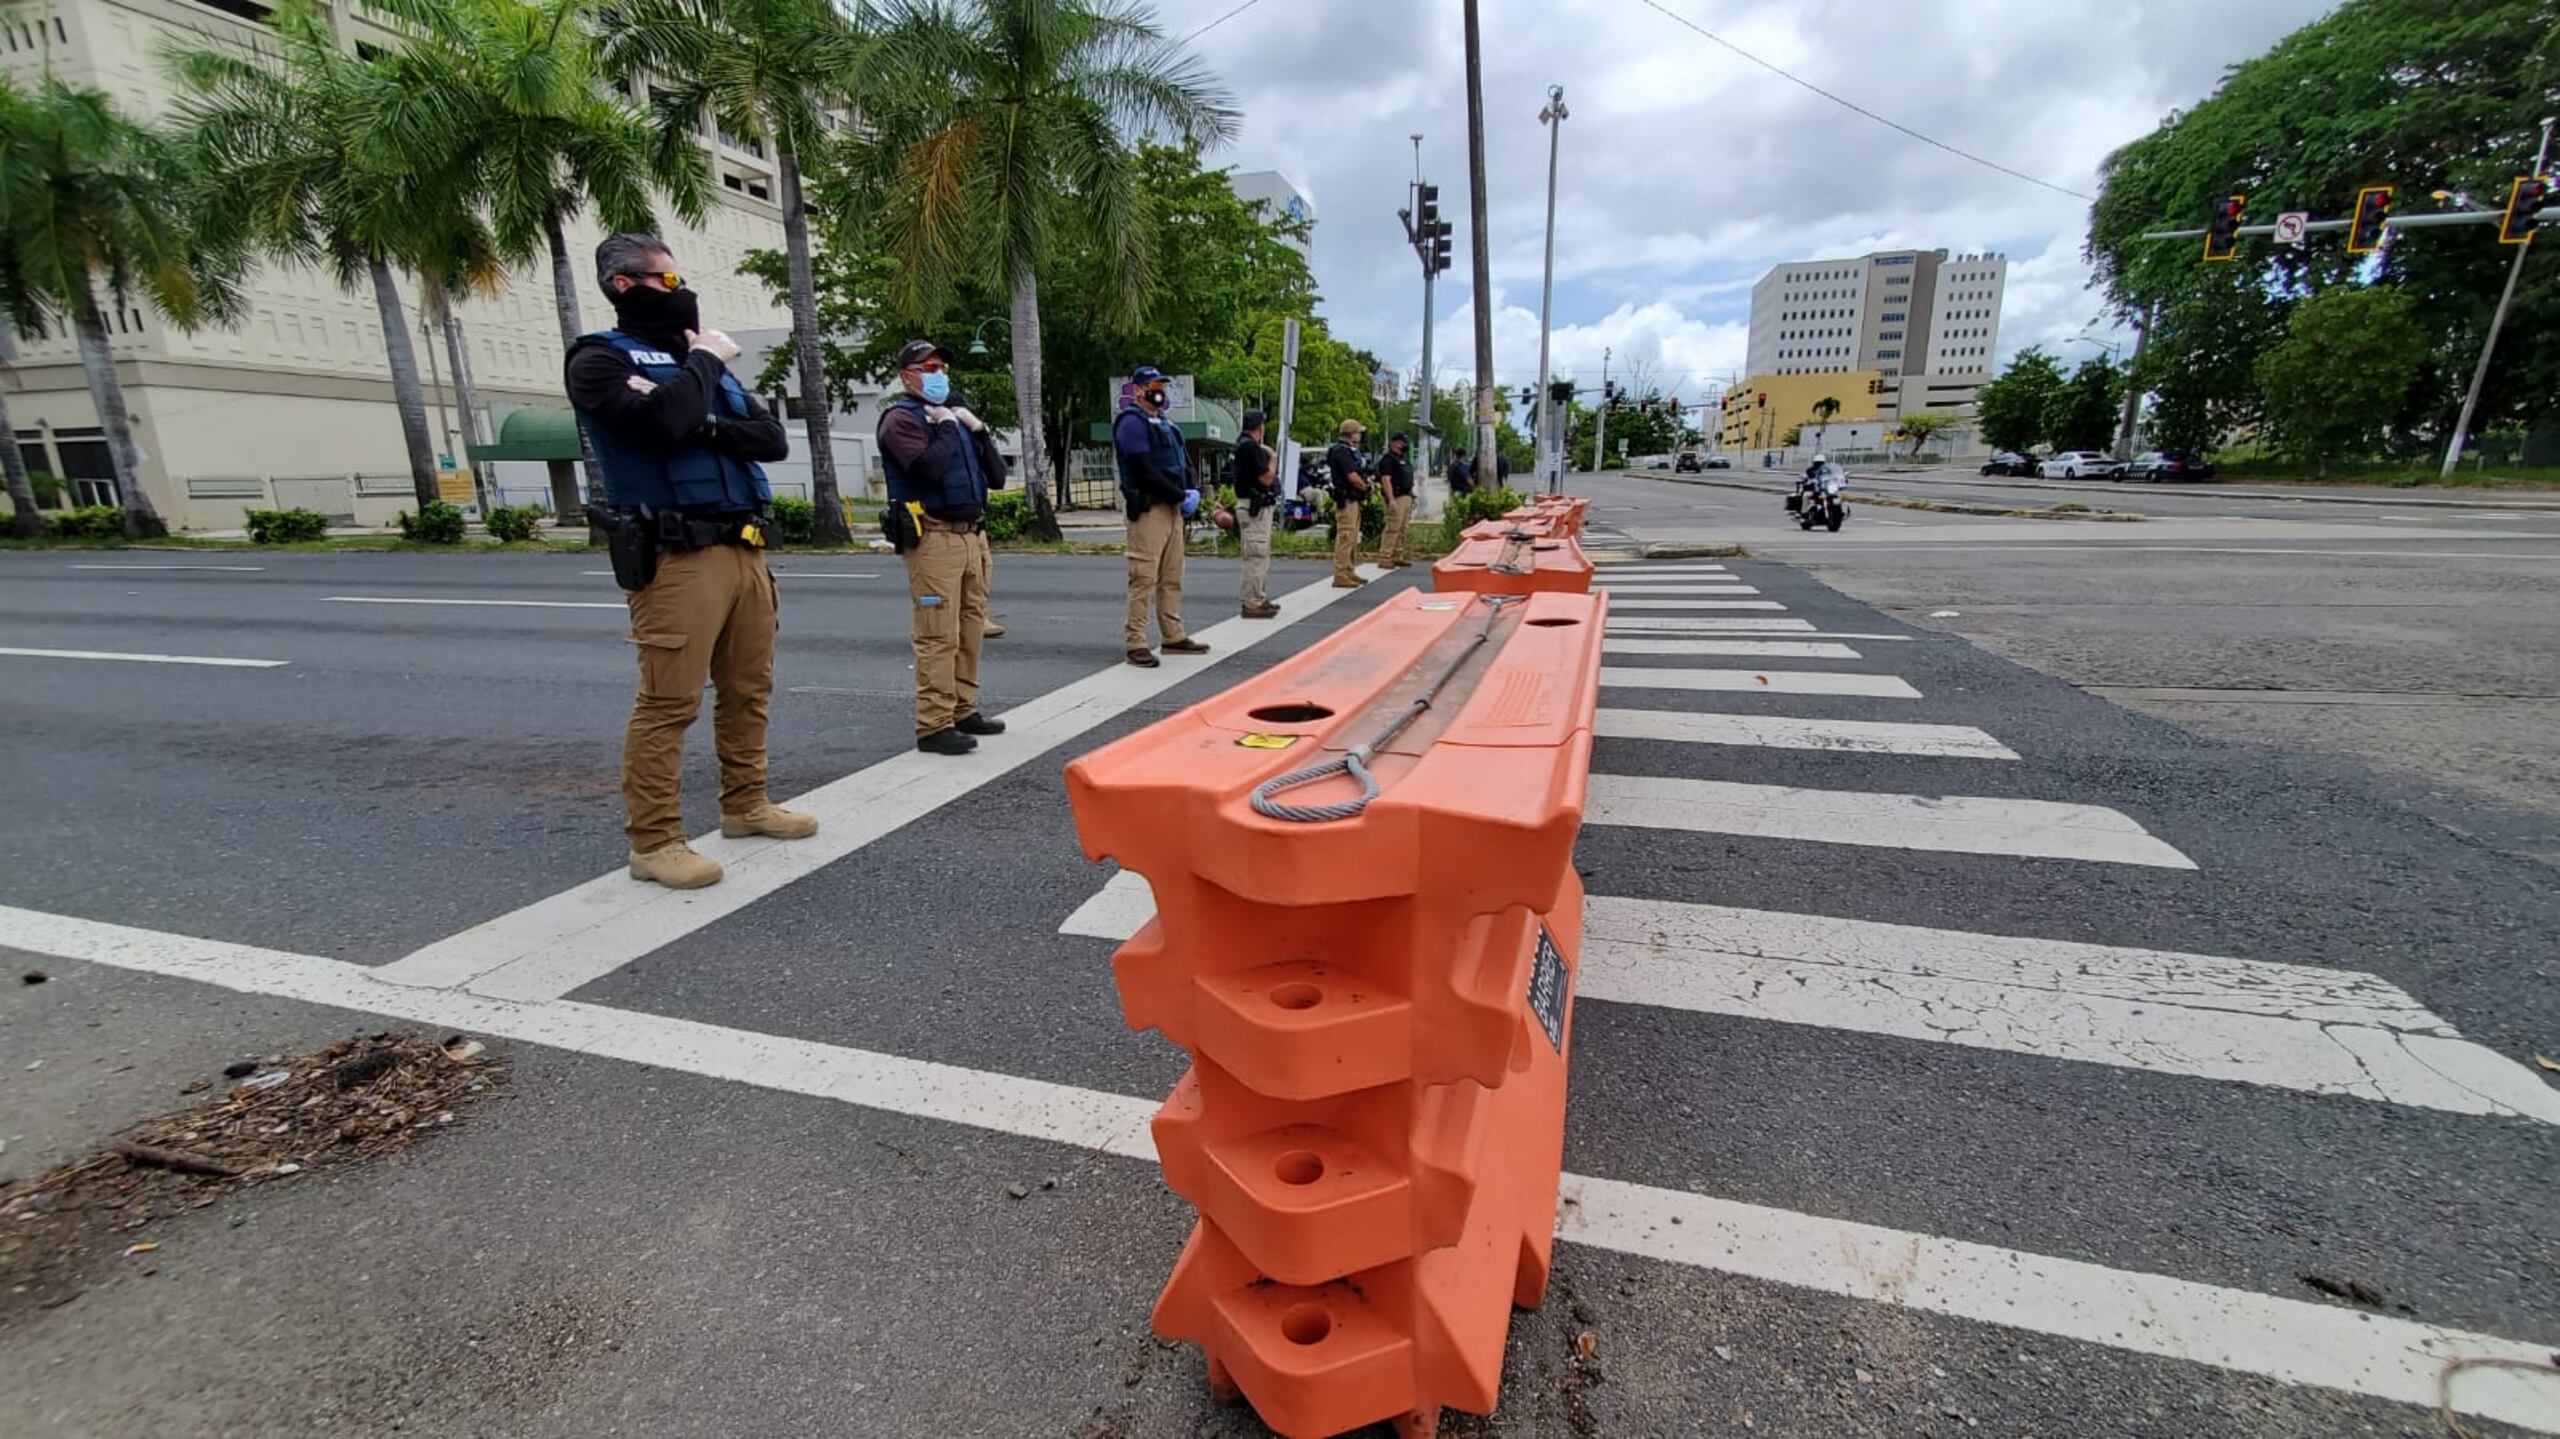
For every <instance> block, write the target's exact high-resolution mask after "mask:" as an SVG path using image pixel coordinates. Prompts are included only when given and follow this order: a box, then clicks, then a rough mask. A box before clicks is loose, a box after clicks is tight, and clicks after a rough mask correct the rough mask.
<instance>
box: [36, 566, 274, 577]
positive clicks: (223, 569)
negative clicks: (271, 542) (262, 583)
mask: <svg viewBox="0 0 2560 1439" xmlns="http://www.w3.org/2000/svg"><path fill="white" fill-rule="evenodd" d="M71 568H73V569H75V570H212V571H216V572H218V573H221V574H226V575H254V574H262V573H264V572H265V571H266V568H267V567H266V566H265V565H73V566H72V567H71Z"/></svg>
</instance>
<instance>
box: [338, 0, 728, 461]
mask: <svg viewBox="0 0 2560 1439" xmlns="http://www.w3.org/2000/svg"><path fill="white" fill-rule="evenodd" d="M377 8H380V9H383V10H387V11H389V12H390V13H392V14H393V15H395V16H397V17H398V18H400V19H401V20H403V21H405V22H407V23H408V24H409V25H411V26H412V27H413V28H415V30H416V31H417V32H418V35H419V41H418V43H416V44H414V45H412V46H410V47H409V48H408V49H407V50H405V51H403V52H402V53H401V55H400V56H399V57H398V58H397V59H396V60H394V61H393V62H392V64H393V65H394V67H395V68H396V69H397V71H398V72H399V73H400V75H401V77H402V79H401V83H400V85H399V87H398V94H397V97H396V98H395V101H394V104H395V107H396V108H395V109H394V110H393V111H392V112H391V113H389V114H387V115H386V116H385V117H384V124H385V128H386V129H387V130H388V131H389V132H390V133H392V134H395V135H396V134H402V133H411V134H417V135H421V136H425V137H427V139H428V143H429V144H430V145H431V146H432V147H434V148H436V149H437V150H438V151H439V152H440V154H439V164H441V165H449V166H452V167H454V168H457V169H459V170H462V171H464V172H465V173H466V174H467V175H468V180H467V182H466V186H467V189H468V190H469V191H470V193H472V194H473V195H475V196H478V197H481V198H482V199H483V200H485V203H486V204H487V207H488V212H489V223H490V228H491V229H492V231H493V232H494V234H495V237H496V240H497V247H498V253H499V254H500V255H502V256H504V257H505V258H506V259H507V260H509V261H511V262H521V261H526V260H530V259H532V258H533V257H535V256H536V255H542V254H547V255H548V257H549V259H550V262H551V292H552V301H553V304H554V307H555V308H556V310H557V312H558V315H559V320H560V343H561V346H562V348H563V349H566V348H567V347H568V346H570V345H572V344H574V343H576V342H577V339H578V337H579V336H580V335H582V334H584V333H585V332H586V324H585V321H584V319H583V318H582V317H581V316H580V314H579V306H578V276H577V270H576V268H575V266H574V265H573V263H572V262H571V260H570V257H569V242H568V227H569V223H570V222H571V221H572V220H575V219H576V218H577V217H578V215H579V214H580V213H581V212H583V211H585V210H587V209H588V208H590V207H592V208H593V209H594V210H595V212H596V215H597V217H598V218H599V219H601V220H602V221H603V223H604V225H605V226H606V228H608V229H612V230H630V231H648V230H654V229H655V228H656V219H655V217H654V215H653V214H652V213H651V209H650V203H649V192H650V190H651V188H652V186H653V184H654V185H655V186H656V187H657V188H661V189H663V190H664V191H665V192H666V194H667V197H668V200H669V201H670V203H671V204H672V205H673V206H674V208H675V211H676V213H677V214H679V215H682V216H684V217H685V218H687V219H694V220H698V219H700V218H701V217H702V215H703V213H704V197H705V194H706V188H705V184H704V179H703V171H702V167H701V166H700V165H698V164H683V165H678V166H675V167H673V168H672V169H670V170H668V171H666V172H665V173H664V174H657V173H654V167H653V157H654V154H655V150H654V145H653V135H652V132H651V130H650V127H649V124H648V122H647V120H646V118H645V117H644V116H643V115H642V114H641V112H640V110H639V109H638V107H636V106H634V105H632V104H630V103H629V102H627V101H626V100H624V99H623V98H622V97H621V96H620V95H619V94H618V93H613V92H610V91H608V89H607V88H606V80H605V75H604V66H603V59H602V56H601V55H600V54H599V53H598V48H597V31H596V27H597V25H598V23H599V22H598V20H597V16H598V14H599V7H598V4H597V0H378V3H377ZM585 442H586V433H585V431H584V430H583V429H581V430H580V431H579V443H580V446H581V447H582V448H583V447H584V445H585ZM598 474H599V472H598V470H597V467H596V464H595V457H594V456H593V455H592V454H590V455H589V456H588V457H587V493H588V495H589V497H590V498H594V499H598V500H601V498H602V494H601V492H600V490H599V489H598V484H599V478H598Z"/></svg>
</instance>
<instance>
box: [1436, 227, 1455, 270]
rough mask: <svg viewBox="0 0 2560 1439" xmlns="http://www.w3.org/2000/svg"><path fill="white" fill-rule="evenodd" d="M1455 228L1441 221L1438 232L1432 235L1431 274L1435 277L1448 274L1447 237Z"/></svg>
mask: <svg viewBox="0 0 2560 1439" xmlns="http://www.w3.org/2000/svg"><path fill="white" fill-rule="evenodd" d="M1456 228H1457V227H1456V226H1454V225H1451V224H1450V223H1449V222H1448V221H1446V220H1443V221H1441V222H1440V228H1439V230H1438V231H1437V232H1436V233H1434V234H1433V235H1432V237H1431V273H1433V274H1435V275H1445V274H1447V273H1449V236H1450V234H1451V233H1452V232H1453V231H1454V230H1455V229H1456Z"/></svg>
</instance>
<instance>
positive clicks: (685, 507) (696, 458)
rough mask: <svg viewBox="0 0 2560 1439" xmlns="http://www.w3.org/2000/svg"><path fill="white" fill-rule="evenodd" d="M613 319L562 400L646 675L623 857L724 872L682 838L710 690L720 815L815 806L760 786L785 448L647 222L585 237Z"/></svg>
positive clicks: (626, 780)
mask: <svg viewBox="0 0 2560 1439" xmlns="http://www.w3.org/2000/svg"><path fill="white" fill-rule="evenodd" d="M596 282H597V283H598V284H600V285H602V286H603V287H604V292H605V295H606V297H607V298H608V299H610V300H612V302H613V313H614V318H615V321H616V323H615V326H614V328H612V329H610V330H603V331H599V332H597V333H595V334H592V335H586V336H582V337H580V338H579V340H578V342H577V343H576V344H574V345H572V346H570V347H569V355H568V363H567V371H568V387H569V403H570V404H571V405H573V406H575V407H576V409H577V412H578V424H579V426H580V428H582V429H583V430H584V431H585V432H586V436H587V442H588V444H589V445H590V446H591V447H592V448H593V450H594V453H595V457H596V460H597V461H598V463H599V464H600V465H601V466H602V468H603V470H604V490H605V500H606V503H605V505H604V507H603V508H602V509H601V510H591V511H590V512H589V513H590V517H591V518H593V519H594V520H595V521H596V522H597V523H598V524H599V525H601V526H602V527H603V528H604V530H605V532H606V534H607V536H608V537H609V539H610V541H611V546H612V554H613V572H614V578H615V580H616V581H617V582H618V583H619V584H620V585H621V586H622V588H623V590H624V592H625V593H624V596H623V599H624V602H625V603H626V604H628V605H629V607H630V610H631V643H632V645H633V646H634V647H635V648H636V649H637V650H638V651H639V656H640V693H639V695H638V697H637V698H636V699H635V700H633V702H632V706H631V721H630V725H629V727H628V728H627V729H626V730H625V731H624V733H623V740H622V799H623V805H624V809H625V812H626V816H627V818H626V822H625V824H624V827H623V832H624V834H625V835H626V836H627V837H628V838H629V840H630V842H631V874H632V877H633V878H635V879H643V880H650V881H653V882H655V883H658V884H663V885H666V886H668V887H669V888H671V889H699V888H701V887H702V886H704V885H708V884H717V883H718V882H719V880H720V876H721V869H720V864H719V861H717V860H714V859H712V858H710V857H709V856H707V855H701V854H696V853H694V851H693V849H692V847H691V846H690V845H688V844H687V843H686V842H685V832H686V831H685V823H684V789H683V785H682V783H681V770H682V765H683V759H684V732H685V730H686V728H687V727H688V726H690V725H691V724H692V723H693V717H694V713H695V711H697V710H698V709H699V708H700V707H701V703H702V682H703V680H704V679H705V678H706V677H707V678H709V679H710V681H711V683H712V686H713V688H714V689H715V691H716V695H717V697H716V699H715V702H714V704H713V708H712V720H711V723H712V732H713V737H714V741H715V743H714V748H715V749H716V750H717V752H718V754H719V756H720V833H721V834H723V835H725V836H727V837H729V838H732V839H741V838H745V837H747V836H751V835H762V836H766V837H769V838H773V839H803V838H806V837H808V836H809V835H813V834H815V833H817V832H818V821H817V820H816V819H815V818H814V817H812V816H809V815H805V814H795V813H793V812H791V811H790V810H786V809H777V808H776V807H775V806H774V804H773V801H772V799H771V797H770V796H768V795H767V794H766V792H765V749H764V731H765V711H766V707H767V705H768V703H769V702H770V700H771V698H772V695H773V636H774V617H775V604H774V589H773V576H772V575H771V574H770V573H769V572H768V571H767V570H766V569H765V564H764V554H763V548H764V532H763V517H764V512H765V510H766V508H767V507H768V505H769V504H770V502H771V501H772V498H773V492H772V490H771V489H770V488H769V487H768V486H767V485H766V483H765V476H764V469H763V466H762V465H761V463H760V462H761V461H766V460H779V459H781V458H783V457H784V456H785V455H787V454H788V453H790V447H789V445H788V443H787V442H786V441H785V440H784V438H783V433H782V423H781V421H779V420H777V419H775V418H774V417H773V413H772V412H771V411H770V410H767V409H766V408H765V407H764V406H763V405H762V404H760V403H758V402H757V400H756V398H755V397H754V396H753V395H750V394H748V393H747V391H746V388H745V387H744V386H742V385H740V384H739V383H738V382H737V380H736V379H735V378H734V377H733V376H731V375H730V373H729V363H728V362H729V361H731V360H734V359H736V358H737V357H738V346H737V343H736V342H735V341H733V340H731V339H730V338H729V337H728V336H726V335H724V334H721V333H720V332H719V331H718V330H712V329H706V328H704V326H703V323H702V313H701V308H700V305H699V303H698V302H697V300H696V298H695V295H694V292H693V291H692V290H691V289H689V288H687V287H686V285H685V283H684V277H683V276H681V275H679V274H678V273H676V265H675V257H674V256H672V255H670V254H668V253H667V247H666V246H665V245H664V244H662V243H660V242H659V241H658V240H657V239H655V238H654V237H652V236H648V235H613V236H609V237H608V238H607V239H606V240H605V241H604V243H603V244H601V245H598V246H597V247H596Z"/></svg>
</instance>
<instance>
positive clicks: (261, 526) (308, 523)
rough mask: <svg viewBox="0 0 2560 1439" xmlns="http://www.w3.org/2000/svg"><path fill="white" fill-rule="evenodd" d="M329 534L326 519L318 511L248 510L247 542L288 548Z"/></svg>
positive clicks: (327, 519) (327, 520)
mask: <svg viewBox="0 0 2560 1439" xmlns="http://www.w3.org/2000/svg"><path fill="white" fill-rule="evenodd" d="M328 533H329V517H328V516H327V515H324V514H322V513H320V512H319V511H318V510H305V509H298V508H297V509H290V510H251V511H250V512H249V538H250V539H251V540H252V541H254V542H255V543H258V544H262V545H290V544H297V543H300V542H302V541H306V540H316V539H321V538H323V537H325V536H326V535H327V534H328Z"/></svg>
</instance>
